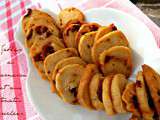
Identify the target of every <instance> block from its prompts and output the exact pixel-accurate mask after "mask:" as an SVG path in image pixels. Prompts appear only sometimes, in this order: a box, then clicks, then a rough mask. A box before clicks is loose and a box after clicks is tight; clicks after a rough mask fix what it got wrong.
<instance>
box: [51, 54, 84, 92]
mask: <svg viewBox="0 0 160 120" xmlns="http://www.w3.org/2000/svg"><path fill="white" fill-rule="evenodd" d="M70 64H79V65H82V66H85V65H86V63H85V62H84V61H83V60H82V59H81V58H80V57H68V58H64V59H62V60H60V61H59V62H58V63H57V64H56V65H55V68H54V70H53V73H52V81H51V91H52V92H54V91H55V88H54V86H53V85H52V82H53V81H54V80H55V77H56V75H57V73H58V72H59V70H60V69H62V68H63V67H65V66H66V65H70ZM52 87H53V88H52Z"/></svg>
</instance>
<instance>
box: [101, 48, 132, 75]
mask: <svg viewBox="0 0 160 120" xmlns="http://www.w3.org/2000/svg"><path fill="white" fill-rule="evenodd" d="M99 63H100V67H101V70H102V72H103V73H104V75H108V74H111V73H114V74H117V73H122V74H124V75H126V76H127V77H129V76H130V75H131V73H132V54H131V49H130V48H128V47H124V46H114V47H111V48H109V49H107V50H104V51H103V52H102V53H101V54H100V56H99Z"/></svg>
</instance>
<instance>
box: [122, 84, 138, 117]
mask: <svg viewBox="0 0 160 120" xmlns="http://www.w3.org/2000/svg"><path fill="white" fill-rule="evenodd" d="M122 100H123V101H124V102H125V104H126V109H127V111H129V112H131V113H133V115H135V116H138V117H141V115H140V111H139V104H138V99H137V94H136V84H135V83H134V82H130V83H128V84H127V85H126V87H125V90H124V91H123V94H122Z"/></svg>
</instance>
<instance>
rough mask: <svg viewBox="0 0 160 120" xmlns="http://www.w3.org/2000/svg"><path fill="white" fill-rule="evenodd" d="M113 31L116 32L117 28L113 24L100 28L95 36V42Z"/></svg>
mask: <svg viewBox="0 0 160 120" xmlns="http://www.w3.org/2000/svg"><path fill="white" fill-rule="evenodd" d="M115 30H117V27H116V26H115V25H114V24H110V25H108V26H102V27H100V28H99V29H98V31H97V34H96V36H95V41H97V40H99V39H100V38H101V37H103V36H104V35H106V34H107V33H109V32H112V31H115Z"/></svg>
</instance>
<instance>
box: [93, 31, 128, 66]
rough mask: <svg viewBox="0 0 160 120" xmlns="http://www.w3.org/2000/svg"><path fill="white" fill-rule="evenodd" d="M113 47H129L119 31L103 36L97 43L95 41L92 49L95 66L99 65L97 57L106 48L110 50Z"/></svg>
mask: <svg viewBox="0 0 160 120" xmlns="http://www.w3.org/2000/svg"><path fill="white" fill-rule="evenodd" d="M113 46H126V47H128V46H129V43H128V41H127V39H126V37H125V36H124V34H123V33H122V32H121V31H119V30H116V31H113V32H110V33H108V34H106V35H104V36H103V37H102V38H100V39H99V40H98V41H96V42H95V43H94V45H93V48H92V59H93V61H94V62H95V63H96V64H99V55H100V54H101V53H102V52H103V51H104V50H107V49H108V48H111V47H113Z"/></svg>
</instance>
